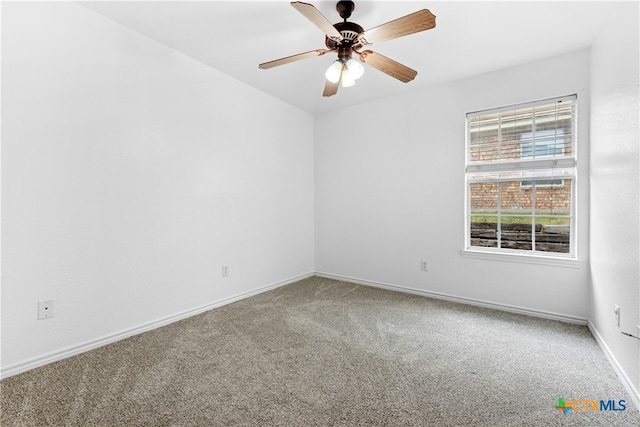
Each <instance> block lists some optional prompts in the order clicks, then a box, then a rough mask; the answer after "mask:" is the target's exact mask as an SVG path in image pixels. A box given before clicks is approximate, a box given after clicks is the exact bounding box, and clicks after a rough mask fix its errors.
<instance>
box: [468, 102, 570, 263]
mask: <svg viewBox="0 0 640 427" xmlns="http://www.w3.org/2000/svg"><path fill="white" fill-rule="evenodd" d="M567 101H571V102H573V103H574V106H573V108H574V116H573V127H572V138H571V144H572V145H571V155H570V156H560V157H557V158H556V157H554V156H539V157H538V158H532V159H526V158H520V159H513V160H497V161H488V162H478V161H474V162H471V161H470V158H469V157H470V152H471V150H470V143H471V142H470V140H469V136H470V131H469V118H470V117H474V116H477V115H483V114H492V113H499V112H503V111H513V110H521V109H526V108H534V107H536V106H542V105H549V104H553V103H556V102H557V103H560V102H567ZM577 116H578V112H577V96H576V95H569V96H564V97H558V98H552V99H545V100H540V101H534V102H529V103H523V104H517V105H510V106H505V107H500V108H494V109H488V110H482V111H476V112H472V113H468V114H467V116H466V125H465V232H464V235H465V241H464V249H463V250H462V251H461V254H462V255H463V256H465V257H472V258H483V259H498V260H506V261H518V262H526V263H536V264H551V265H562V266H570V267H578V266H579V265H580V263H579V261H578V257H577V180H578V176H577V170H578V167H577V160H578V153H577V146H578V143H577V139H578V125H577V121H578V119H577ZM498 144H500V142H499V143H498ZM543 169H547V170H548V169H551V170H556V169H563V170H565V171H569V175H562V178H561V179H563V180H564V182H565V184H564V185H567V184H568V185H570V186H571V198H570V204H571V206H570V209H569V216H570V236H569V239H570V243H569V245H570V250H569V253H558V252H543V251H535V250H517V249H503V248H492V247H480V246H471V233H470V229H471V195H470V185H471V183H473V182H500V181H502V182H504V181H525V179H522V178H519V179H513V178H495V179H491V180H487V179H483V180H481V181H474V178H473V177H474V174H479V173H487V172H489V173H495V174H496V176H498V175H499V174H500V173H501V172H507V171H516V170H518V171H520V170H527V171H531V172H532V173H534V174H535V171H536V170H543ZM552 179H558V178H555V176H554V177H553V178H552ZM528 181H531V180H528ZM521 184H522V182H521ZM534 215H535V209H534Z"/></svg>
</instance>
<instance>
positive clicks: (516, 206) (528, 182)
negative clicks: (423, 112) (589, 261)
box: [466, 95, 576, 258]
mask: <svg viewBox="0 0 640 427" xmlns="http://www.w3.org/2000/svg"><path fill="white" fill-rule="evenodd" d="M575 136H576V96H575V95H572V96H567V97H563V98H556V99H551V100H544V101H539V102H533V103H528V104H521V105H515V106H510V107H504V108H498V109H492V110H486V111H479V112H475V113H469V114H467V149H466V157H467V158H466V186H467V188H466V213H467V214H466V236H467V237H466V249H467V250H474V251H485V252H490V253H517V254H525V255H539V256H540V255H544V256H552V257H565V258H573V257H575V233H574V229H575V181H576V150H575V139H576V138H575Z"/></svg>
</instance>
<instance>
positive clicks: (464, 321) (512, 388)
mask: <svg viewBox="0 0 640 427" xmlns="http://www.w3.org/2000/svg"><path fill="white" fill-rule="evenodd" d="M0 385H1V387H2V389H1V404H2V406H1V411H2V412H1V419H0V421H1V425H2V426H3V427H5V426H46V425H54V426H138V425H149V426H234V425H242V426H270V425H283V426H315V425H322V426H325V425H326V426H328V425H344V426H354V425H367V426H462V425H474V426H538V425H539V426H548V425H575V426H585V425H602V426H616V425H619V426H639V425H640V412H638V410H637V408H633V407H632V406H631V400H630V398H629V395H628V394H627V393H626V392H625V390H624V388H623V386H622V385H621V383H620V381H619V380H618V378H617V377H616V375H615V373H614V372H613V370H612V368H611V367H610V365H609V364H608V362H607V360H606V359H605V357H604V355H603V353H602V351H601V350H600V348H599V347H598V346H597V344H596V342H595V341H594V339H593V337H592V336H591V335H590V333H589V331H588V330H587V328H586V327H584V326H577V325H570V324H565V323H560V322H555V321H550V320H543V319H537V318H532V317H527V316H521V315H516V314H510V313H504V312H496V311H492V310H489V309H483V308H477V307H471V306H467V305H459V304H454V303H449V302H444V301H439V300H432V299H429V298H424V297H419V296H415V295H408V294H403V293H397V292H391V291H386V290H381V289H375V288H369V287H364V286H359V285H354V284H350V283H344V282H338V281H334V280H328V279H323V278H318V277H313V278H309V279H305V280H302V281H300V282H297V283H294V284H291V285H288V286H285V287H282V288H280V289H276V290H274V291H270V292H267V293H264V294H261V295H258V296H255V297H252V298H249V299H246V300H244V301H240V302H237V303H234V304H230V305H228V306H225V307H221V308H218V309H215V310H212V311H210V312H207V313H204V314H201V315H198V316H195V317H192V318H190V319H187V320H184V321H181V322H178V323H175V324H172V325H169V326H166V327H163V328H159V329H156V330H154V331H150V332H147V333H145V334H142V335H138V336H135V337H132V338H129V339H126V340H123V341H120V342H118V343H115V344H112V345H109V346H106V347H103V348H100V349H97V350H94V351H91V352H88V353H85V354H82V355H79V356H76V357H73V358H70V359H67V360H64V361H61V362H57V363H54V364H51V365H48V366H45V367H42V368H39V369H36V370H33V371H30V372H27V373H25V374H21V375H18V376H15V377H11V378H8V379H6V380H4V381H2V382H1V383H0ZM560 397H562V398H564V399H565V400H566V401H572V400H575V399H590V400H594V399H597V400H600V399H603V400H608V399H615V400H616V401H618V400H620V399H622V400H625V401H626V404H627V409H626V411H588V412H576V411H569V413H568V414H566V415H564V414H563V413H562V412H561V411H558V410H556V409H555V405H556V404H557V402H558V398H560Z"/></svg>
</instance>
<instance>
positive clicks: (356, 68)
mask: <svg viewBox="0 0 640 427" xmlns="http://www.w3.org/2000/svg"><path fill="white" fill-rule="evenodd" d="M346 65H347V70H348V72H349V75H350V76H351V77H353V79H354V80H358V79H359V78H360V77H362V75H363V74H364V67H363V66H362V64H361V63H360V62H359V61H357V60H355V59H353V58H351V59H350V60H348V61H347V64H346Z"/></svg>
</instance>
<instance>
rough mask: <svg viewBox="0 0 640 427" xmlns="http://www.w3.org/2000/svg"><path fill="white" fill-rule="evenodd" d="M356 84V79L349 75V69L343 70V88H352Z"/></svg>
mask: <svg viewBox="0 0 640 427" xmlns="http://www.w3.org/2000/svg"><path fill="white" fill-rule="evenodd" d="M354 84H356V79H354V78H353V76H352V75H351V73H349V70H348V69H347V67H344V69H343V70H342V87H351V86H353V85H354Z"/></svg>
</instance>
